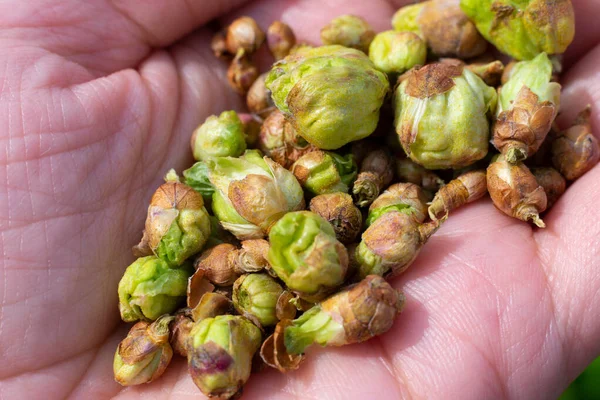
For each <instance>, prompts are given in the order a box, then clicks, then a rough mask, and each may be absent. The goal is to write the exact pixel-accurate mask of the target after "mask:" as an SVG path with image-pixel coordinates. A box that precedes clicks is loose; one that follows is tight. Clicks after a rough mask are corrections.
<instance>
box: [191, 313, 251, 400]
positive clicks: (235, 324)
mask: <svg viewBox="0 0 600 400" xmlns="http://www.w3.org/2000/svg"><path fill="white" fill-rule="evenodd" d="M261 336H262V335H261V332H260V329H258V328H257V327H256V326H255V325H254V324H253V323H251V322H250V321H248V320H247V319H246V318H244V317H241V316H233V315H219V316H217V317H214V318H206V319H203V320H201V321H200V322H197V323H196V324H194V327H193V328H192V330H191V331H190V335H189V338H188V342H187V353H188V367H189V371H190V375H191V376H192V380H193V381H194V383H195V384H196V386H198V388H199V389H200V390H201V391H202V393H204V394H205V395H206V396H208V397H218V398H222V399H229V398H231V397H233V396H234V395H236V394H237V393H238V392H240V391H241V389H242V387H243V386H244V384H245V383H246V381H247V380H248V378H249V377H250V372H251V370H252V357H253V356H254V353H255V352H256V351H257V350H258V348H259V347H260V344H261V339H262V337H261Z"/></svg>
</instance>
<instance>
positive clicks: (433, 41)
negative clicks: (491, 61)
mask: <svg viewBox="0 0 600 400" xmlns="http://www.w3.org/2000/svg"><path fill="white" fill-rule="evenodd" d="M418 24H419V26H420V28H421V31H422V33H423V36H425V39H426V40H427V44H428V45H429V47H431V49H432V50H433V52H434V53H435V54H436V55H438V56H453V57H458V58H462V59H466V58H471V57H476V56H478V55H480V54H483V53H484V52H485V50H486V48H487V42H486V41H485V39H484V38H483V37H482V36H481V35H480V34H479V32H478V31H477V28H476V27H475V24H473V23H472V22H471V21H470V20H469V19H468V18H467V16H466V15H465V13H463V12H462V10H461V9H460V5H459V2H458V1H455V0H433V1H428V2H426V3H425V5H424V6H423V10H422V11H421V13H420V14H419V17H418Z"/></svg>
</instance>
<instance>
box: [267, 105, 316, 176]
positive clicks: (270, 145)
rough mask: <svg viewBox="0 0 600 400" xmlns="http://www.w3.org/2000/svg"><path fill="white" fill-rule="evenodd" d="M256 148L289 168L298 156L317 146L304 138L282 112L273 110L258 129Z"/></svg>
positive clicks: (313, 149)
mask: <svg viewBox="0 0 600 400" xmlns="http://www.w3.org/2000/svg"><path fill="white" fill-rule="evenodd" d="M258 148H259V149H260V150H261V151H262V152H263V153H265V155H267V156H269V157H271V159H273V161H275V162H276V163H278V164H280V165H281V166H283V167H284V168H290V167H291V166H292V164H294V163H295V162H296V161H297V160H298V159H299V158H300V157H302V156H303V155H304V154H307V153H310V152H311V151H315V150H317V148H316V147H315V146H313V145H311V144H310V143H308V142H307V141H306V140H304V139H303V138H302V137H301V136H300V135H298V133H297V132H296V129H294V127H293V126H292V124H291V123H290V122H289V121H288V120H286V118H285V116H284V114H283V113H282V112H281V111H279V110H275V111H273V112H272V113H271V114H270V115H269V116H268V117H267V119H265V122H264V123H263V125H262V127H261V129H260V136H259V138H258Z"/></svg>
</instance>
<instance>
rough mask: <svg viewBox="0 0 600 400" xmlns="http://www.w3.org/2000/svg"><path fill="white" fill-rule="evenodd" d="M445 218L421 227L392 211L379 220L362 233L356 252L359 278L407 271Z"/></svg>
mask: <svg viewBox="0 0 600 400" xmlns="http://www.w3.org/2000/svg"><path fill="white" fill-rule="evenodd" d="M442 222H444V219H442V220H439V221H430V222H428V223H425V224H420V223H419V222H418V221H417V220H415V218H413V217H412V216H410V215H406V214H404V213H402V212H399V211H391V212H388V213H385V214H383V215H382V216H381V217H379V218H378V219H376V220H375V221H374V222H373V223H372V224H371V225H370V226H369V228H367V230H366V231H365V232H364V233H363V234H362V242H361V243H360V244H359V246H358V247H357V249H356V253H355V256H356V259H357V261H358V263H359V264H360V268H359V274H358V278H359V279H363V278H365V277H366V276H367V275H379V276H384V277H386V278H393V277H395V276H398V275H400V274H402V273H403V272H404V271H406V270H407V269H408V267H409V266H410V265H411V264H412V263H413V261H414V260H415V259H416V258H417V256H418V255H419V252H420V251H421V248H422V247H423V245H425V243H426V242H427V240H429V238H430V237H431V235H433V234H434V233H435V232H436V231H437V229H438V228H439V227H440V225H441V223H442Z"/></svg>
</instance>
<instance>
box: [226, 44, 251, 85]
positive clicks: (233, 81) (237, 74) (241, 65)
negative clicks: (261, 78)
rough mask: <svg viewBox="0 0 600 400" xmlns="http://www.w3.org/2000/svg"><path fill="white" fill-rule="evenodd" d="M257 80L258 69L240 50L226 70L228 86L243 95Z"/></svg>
mask: <svg viewBox="0 0 600 400" xmlns="http://www.w3.org/2000/svg"><path fill="white" fill-rule="evenodd" d="M257 78H258V68H257V67H256V65H255V64H254V62H252V60H251V59H250V56H249V55H247V54H246V53H244V51H243V50H240V51H239V52H238V53H237V55H236V56H235V58H234V59H233V61H232V62H231V64H230V65H229V69H228V70H227V79H228V80H229V85H230V86H231V87H232V88H233V89H234V90H235V91H236V92H238V93H239V94H241V95H245V94H246V93H247V92H248V90H249V89H250V87H251V86H252V84H253V83H254V81H256V79H257Z"/></svg>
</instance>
